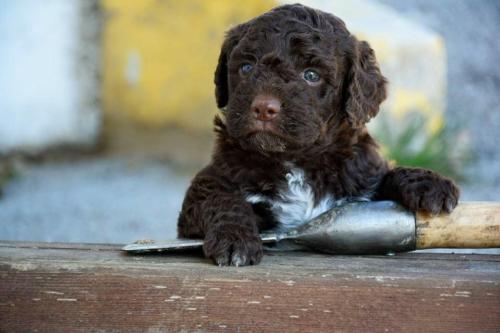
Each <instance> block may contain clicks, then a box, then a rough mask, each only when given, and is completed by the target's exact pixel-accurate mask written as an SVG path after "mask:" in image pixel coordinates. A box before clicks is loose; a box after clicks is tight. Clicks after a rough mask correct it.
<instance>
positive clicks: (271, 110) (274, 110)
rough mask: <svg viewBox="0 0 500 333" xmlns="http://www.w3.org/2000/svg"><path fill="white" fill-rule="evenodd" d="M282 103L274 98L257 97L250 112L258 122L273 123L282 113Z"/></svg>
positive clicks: (267, 96)
mask: <svg viewBox="0 0 500 333" xmlns="http://www.w3.org/2000/svg"><path fill="white" fill-rule="evenodd" d="M280 110H281V102H280V100H279V99H277V98H276V97H274V96H269V95H257V96H256V97H255V98H254V100H253V102H252V105H251V106H250V112H251V113H252V115H253V116H254V118H255V119H256V120H260V121H271V120H273V119H274V118H276V116H277V115H278V114H279V113H280Z"/></svg>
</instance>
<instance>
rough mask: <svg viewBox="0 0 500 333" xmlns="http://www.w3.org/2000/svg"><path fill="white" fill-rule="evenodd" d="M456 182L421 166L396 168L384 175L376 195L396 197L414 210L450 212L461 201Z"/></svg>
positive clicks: (377, 196) (437, 212) (435, 212)
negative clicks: (420, 167)
mask: <svg viewBox="0 0 500 333" xmlns="http://www.w3.org/2000/svg"><path fill="white" fill-rule="evenodd" d="M459 195H460V191H459V189H458V187H457V186H456V185H455V183H454V182H453V181H452V180H451V179H448V178H446V177H443V176H441V175H439V174H438V173H436V172H433V171H430V170H425V169H419V168H401V167H399V168H395V169H392V170H390V171H389V172H388V173H387V174H386V175H385V177H384V178H383V180H382V182H381V184H380V186H379V188H378V191H377V195H376V198H377V199H378V200H384V199H388V200H395V201H399V202H400V203H401V204H402V205H403V206H405V207H406V208H408V209H409V210H411V211H414V212H416V211H422V212H426V213H430V214H439V213H442V212H446V213H449V212H451V211H452V210H453V208H455V206H456V205H457V203H458V197H459Z"/></svg>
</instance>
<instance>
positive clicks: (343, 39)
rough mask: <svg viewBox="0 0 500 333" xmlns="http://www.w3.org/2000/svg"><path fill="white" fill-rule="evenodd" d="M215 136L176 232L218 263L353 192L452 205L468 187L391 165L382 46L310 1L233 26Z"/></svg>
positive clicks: (255, 250) (234, 261) (414, 204)
mask: <svg viewBox="0 0 500 333" xmlns="http://www.w3.org/2000/svg"><path fill="white" fill-rule="evenodd" d="M215 84H216V98H217V105H218V106H219V108H221V109H223V119H221V118H219V117H216V118H215V131H216V133H217V141H216V148H215V152H214V154H213V157H212V161H211V163H210V164H209V165H208V166H207V167H206V168H204V169H203V170H202V171H200V172H199V173H198V175H197V176H196V177H195V178H194V180H193V181H192V184H191V186H190V188H189V189H188V191H187V194H186V197H185V199H184V204H183V206H182V211H181V213H180V216H179V224H178V233H179V237H188V238H203V239H204V240H205V244H204V252H205V254H206V256H207V257H209V258H212V259H213V260H214V262H215V263H216V264H219V265H236V266H238V265H247V264H256V263H258V262H259V261H260V259H261V258H262V244H261V241H260V238H259V231H262V230H266V229H273V228H279V229H287V228H291V227H294V226H297V225H300V224H302V223H305V222H307V221H309V220H310V219H312V218H314V217H316V216H318V215H319V214H321V213H323V212H325V211H326V210H328V209H330V208H332V207H333V206H335V205H338V204H341V203H343V202H345V201H349V200H367V199H370V200H383V199H389V200H396V201H399V202H400V203H401V204H403V205H404V206H406V207H407V208H408V209H410V210H412V211H417V210H420V211H426V212H429V213H433V214H437V213H440V212H450V211H451V210H452V209H453V208H454V207H455V206H456V204H457V200H458V196H459V190H458V188H457V187H456V186H455V185H454V184H453V182H452V181H451V180H449V179H447V178H444V177H442V176H440V175H438V174H436V173H434V172H432V171H428V170H423V169H409V168H393V169H391V168H390V167H389V165H388V163H387V162H386V161H385V160H384V159H383V158H382V157H381V156H380V155H379V153H378V151H377V144H376V143H375V141H374V140H373V138H372V137H371V136H370V135H369V134H368V132H367V130H366V127H365V123H366V122H367V121H368V120H369V119H370V118H372V117H374V116H375V115H376V114H377V112H378V110H379V105H380V103H381V102H382V101H383V100H384V99H385V97H386V80H385V78H384V77H383V76H382V75H381V73H380V70H379V67H378V65H377V62H376V60H375V55H374V53H373V50H372V49H371V48H370V46H369V45H368V44H367V43H366V42H362V41H358V40H357V39H356V38H355V37H354V36H352V35H351V34H350V33H349V31H347V29H346V27H345V24H344V22H342V21H341V20H340V19H339V18H337V17H335V16H333V15H331V14H328V13H324V12H321V11H318V10H314V9H311V8H308V7H305V6H302V5H287V6H282V7H278V8H275V9H274V10H272V11H270V12H268V13H265V14H264V15H262V16H259V17H257V18H255V19H253V20H251V21H249V22H247V23H244V24H241V25H239V26H236V27H235V28H233V29H231V30H230V31H229V32H228V34H227V38H226V40H225V42H224V44H223V46H222V51H221V54H220V58H219V64H218V66H217V70H216V72H215Z"/></svg>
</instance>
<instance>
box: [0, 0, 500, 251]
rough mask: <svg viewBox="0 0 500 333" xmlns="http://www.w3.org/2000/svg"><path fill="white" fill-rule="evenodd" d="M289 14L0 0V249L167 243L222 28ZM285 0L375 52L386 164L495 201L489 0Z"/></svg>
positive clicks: (495, 98)
mask: <svg viewBox="0 0 500 333" xmlns="http://www.w3.org/2000/svg"><path fill="white" fill-rule="evenodd" d="M288 2H290V3H294V2H297V1H284V0H254V1H245V2H239V1H231V0H213V1H203V0H186V1H174V0H163V1H153V0H142V1H132V0H72V1H69V0H46V1H43V2H40V1H37V0H18V1H9V0H0V156H2V157H1V159H0V190H1V189H2V187H3V192H4V196H3V198H0V238H4V239H26V238H27V237H28V238H30V237H31V238H36V239H38V240H61V241H63V240H71V241H114V242H126V241H130V240H132V239H134V238H140V237H152V236H151V235H158V234H162V235H165V237H166V236H170V237H171V236H174V235H175V220H176V216H177V213H178V210H179V207H180V204H181V201H182V197H183V195H184V191H185V189H186V187H187V184H188V182H189V179H190V177H192V175H193V174H194V173H195V172H196V171H197V170H198V169H199V168H200V167H201V166H203V164H205V163H206V162H207V161H208V159H209V157H210V151H211V147H212V134H211V127H212V125H211V120H212V118H213V116H214V115H215V114H216V113H217V112H218V111H217V109H216V106H215V100H214V85H213V72H214V70H215V66H216V63H217V57H218V53H219V49H220V45H221V42H222V40H223V37H224V32H225V31H226V30H227V29H228V28H230V27H231V26H233V25H235V24H237V23H240V22H243V21H245V20H248V19H249V18H252V17H254V16H257V15H259V14H261V13H263V12H265V11H266V10H268V9H270V8H272V7H274V6H277V5H279V4H283V3H288ZM299 2H302V3H304V4H306V5H309V6H312V7H315V8H318V9H322V10H325V11H329V12H332V13H334V14H335V15H337V16H339V17H340V18H342V19H343V20H344V21H345V22H346V24H347V27H348V28H349V29H350V31H351V32H352V33H354V34H355V35H357V36H358V38H360V39H364V40H367V41H369V43H370V44H371V45H372V47H373V48H374V49H375V52H376V54H377V58H378V60H379V62H380V65H381V68H382V72H383V73H384V75H385V76H386V77H387V78H388V79H389V82H390V85H389V98H388V100H387V101H386V102H384V103H383V105H382V112H381V113H380V116H378V117H377V118H375V120H374V121H372V122H371V123H370V127H371V129H372V130H373V131H374V133H375V134H376V136H377V138H378V139H379V140H380V141H381V142H382V151H383V153H384V154H385V155H386V156H387V157H388V158H389V159H391V160H394V161H396V162H398V163H400V164H405V165H416V166H423V167H428V168H433V169H435V170H438V171H440V172H443V173H445V174H447V175H450V176H452V177H454V178H456V179H458V180H460V181H462V187H463V188H464V196H463V198H465V199H475V200H485V199H493V200H500V189H499V188H500V187H499V186H498V185H500V149H499V148H498V146H497V145H496V142H495V139H494V138H495V134H494V133H495V128H496V127H498V126H500V119H499V115H500V112H499V105H500V103H499V102H500V100H499V98H500V97H499V94H498V91H500V89H499V88H500V69H498V68H494V67H495V66H491V64H492V63H494V62H495V60H496V59H498V56H499V55H500V52H499V49H498V48H499V46H497V45H498V44H497V43H496V42H495V40H496V39H495V38H496V37H495V36H496V35H497V34H498V32H499V30H500V9H499V5H498V4H497V2H495V1H488V0H481V1H474V2H471V1H467V0H456V1H448V0H442V1H437V2H432V1H425V0H409V1H404V2H400V1H392V0H342V1H341V0H338V1H327V0H306V1H299ZM458 23H459V24H458ZM497 67H498V66H497ZM62 148H64V149H62ZM68 148H69V150H72V151H73V153H71V154H68ZM83 150H85V151H89V150H90V151H91V152H93V153H91V154H90V155H89V154H85V155H82V154H80V153H79V152H81V151H83ZM75 151H76V153H75ZM27 156H29V157H30V159H27ZM2 184H3V186H2Z"/></svg>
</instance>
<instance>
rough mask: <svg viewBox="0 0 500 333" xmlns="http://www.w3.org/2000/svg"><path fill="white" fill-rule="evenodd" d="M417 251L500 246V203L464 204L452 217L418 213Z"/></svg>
mask: <svg viewBox="0 0 500 333" xmlns="http://www.w3.org/2000/svg"><path fill="white" fill-rule="evenodd" d="M415 218H416V233H417V249H430V248H440V247H448V248H479V247H484V248H487V247H500V203H498V202H490V203H488V202H464V203H460V204H459V205H458V206H457V207H456V208H455V210H454V211H453V212H452V213H451V214H442V215H439V216H430V215H427V214H422V213H418V214H416V217H415Z"/></svg>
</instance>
